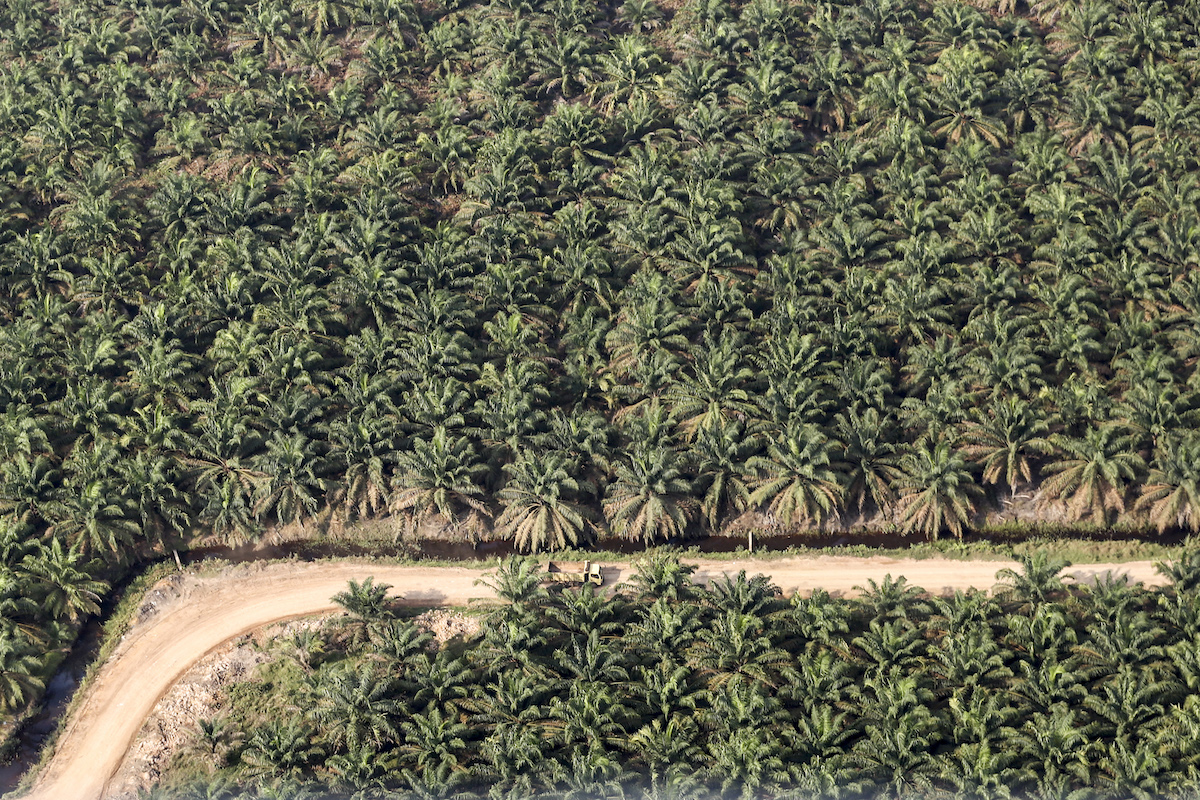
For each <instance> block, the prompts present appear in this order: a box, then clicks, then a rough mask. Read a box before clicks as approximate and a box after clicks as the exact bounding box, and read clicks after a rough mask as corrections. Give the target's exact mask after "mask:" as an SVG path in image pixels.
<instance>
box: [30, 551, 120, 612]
mask: <svg viewBox="0 0 1200 800" xmlns="http://www.w3.org/2000/svg"><path fill="white" fill-rule="evenodd" d="M89 566H93V567H94V565H93V564H90V563H89V562H87V561H85V560H84V556H83V552H82V549H81V548H80V547H79V546H75V547H72V548H70V549H64V548H63V543H62V540H61V539H52V540H51V542H50V545H49V546H48V547H46V546H40V547H39V548H38V550H37V551H36V552H33V553H30V554H28V555H26V556H25V558H24V559H22V561H21V572H22V573H23V574H24V575H26V576H28V578H29V580H30V582H31V587H30V588H31V589H32V590H33V591H34V592H36V593H37V594H38V595H39V596H40V603H41V607H42V609H43V611H44V612H45V613H47V614H49V615H50V616H51V617H52V618H54V619H63V618H65V619H67V620H69V621H71V622H72V623H76V622H79V621H80V619H81V618H82V617H84V616H90V615H92V614H99V613H100V600H101V598H103V597H104V595H105V594H107V593H108V584H107V583H105V582H104V581H100V580H96V579H95V578H94V577H92V574H91V573H90V572H89V571H88V567H89Z"/></svg>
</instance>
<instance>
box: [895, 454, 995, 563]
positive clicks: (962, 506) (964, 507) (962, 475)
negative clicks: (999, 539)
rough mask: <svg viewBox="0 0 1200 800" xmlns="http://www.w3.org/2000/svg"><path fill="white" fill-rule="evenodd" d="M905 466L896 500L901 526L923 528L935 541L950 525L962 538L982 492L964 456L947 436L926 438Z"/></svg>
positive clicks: (908, 530)
mask: <svg viewBox="0 0 1200 800" xmlns="http://www.w3.org/2000/svg"><path fill="white" fill-rule="evenodd" d="M903 468H904V473H905V475H904V477H903V478H902V479H901V480H900V482H899V492H900V497H899V499H898V500H897V501H896V510H897V512H898V513H899V514H900V528H901V530H903V531H904V532H905V533H912V532H914V531H920V532H921V533H924V534H925V536H926V538H928V539H929V540H930V541H932V540H934V539H936V538H937V537H938V534H939V533H940V532H941V531H942V530H943V529H946V530H949V531H950V532H951V533H953V534H954V535H955V536H957V537H958V538H960V539H961V538H962V535H963V526H964V525H966V524H967V523H968V521H969V519H970V515H971V513H972V512H973V511H974V510H975V501H976V499H977V498H978V497H979V496H980V495H981V493H982V491H981V490H980V488H979V487H978V486H977V485H976V484H975V482H974V480H972V478H971V473H970V472H968V471H967V465H966V461H965V460H964V459H963V457H962V456H961V455H959V454H958V453H957V452H955V451H954V450H953V449H952V448H951V445H950V442H949V441H947V440H945V439H943V440H940V441H934V440H931V439H925V440H923V441H921V442H919V443H918V444H917V446H916V447H915V448H914V449H913V452H912V453H910V454H909V455H908V456H907V457H906V458H905V459H904V462H903Z"/></svg>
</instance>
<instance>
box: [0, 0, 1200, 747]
mask: <svg viewBox="0 0 1200 800" xmlns="http://www.w3.org/2000/svg"><path fill="white" fill-rule="evenodd" d="M1198 44H1200V3H1198V2H1195V0H1183V1H1181V2H1172V3H1170V4H1167V3H1164V2H1161V0H1160V1H1158V2H1126V1H1125V0H1119V2H1104V1H1102V0H1083V1H1082V2H1074V1H1072V2H1065V1H1064V2H1058V1H1057V0H1036V2H1033V3H1032V4H1027V3H1024V2H1016V0H998V2H996V1H995V0H980V3H979V5H971V4H968V3H959V2H941V0H938V1H937V2H917V0H861V1H859V0H855V1H854V2H841V1H840V0H839V2H811V1H810V0H798V2H783V1H782V0H749V2H745V3H740V2H736V3H735V2H726V0H687V2H683V3H676V2H662V3H661V4H657V3H656V2H654V0H628V1H627V2H624V3H620V4H618V3H605V2H589V1H587V0H545V2H541V1H540V0H539V2H537V3H536V4H534V3H530V2H526V1H525V0H495V2H491V3H460V2H458V0H449V2H447V3H446V4H444V5H443V4H439V3H438V2H436V0H431V2H421V3H414V2H410V0H256V1H255V2H243V1H242V0H182V1H181V2H175V0H169V1H168V2H157V0H144V1H143V0H122V2H117V3H107V2H101V1H93V0H56V1H55V2H51V0H3V2H0V64H2V65H3V66H2V67H0V712H2V713H7V712H13V711H18V710H20V709H22V708H24V707H25V706H26V705H27V704H28V702H29V700H30V698H31V697H34V696H36V695H37V693H38V692H39V690H40V687H41V685H42V683H43V682H44V678H45V676H46V675H47V673H48V671H49V670H50V669H51V667H52V666H53V664H54V663H55V661H56V659H57V658H58V657H59V654H60V651H61V650H62V648H63V647H65V646H66V644H67V643H69V642H70V640H71V639H72V637H73V636H74V632H75V630H76V629H77V626H78V624H79V621H80V620H81V619H82V618H83V617H86V616H87V615H89V614H92V613H95V611H96V610H97V609H98V603H99V602H100V600H101V599H102V598H103V596H104V595H105V593H106V591H107V585H106V583H105V581H113V580H116V579H118V578H119V577H121V575H122V571H124V570H127V569H128V568H129V567H130V566H131V565H135V564H137V563H139V562H141V561H142V560H144V559H145V558H148V557H150V556H151V555H153V554H159V555H161V554H163V553H165V552H167V549H168V548H171V547H180V546H186V545H188V544H190V543H193V542H196V541H200V540H211V541H216V542H221V543H232V544H237V543H241V542H246V541H252V540H256V539H258V538H260V537H262V536H263V535H264V534H266V533H270V532H276V531H279V530H280V529H283V528H289V527H290V528H298V527H313V526H317V525H320V526H327V525H330V524H335V525H336V524H347V523H351V522H354V521H355V520H361V519H368V520H370V519H377V518H380V517H384V516H391V517H394V518H395V520H397V522H398V524H399V525H400V526H401V527H402V528H403V529H406V530H408V531H411V532H414V533H419V532H421V531H442V532H446V531H449V533H450V534H451V535H455V536H461V537H464V538H469V539H472V540H477V539H479V538H481V537H493V538H500V539H507V540H511V541H513V542H515V544H516V546H517V548H518V549H520V550H522V551H527V552H528V551H538V550H546V549H556V548H562V547H564V546H569V545H575V544H581V545H587V544H589V543H592V542H595V541H597V540H598V539H600V538H603V537H609V536H611V537H619V538H623V539H626V540H632V541H636V542H641V543H645V544H647V545H649V544H653V543H658V542H662V541H666V540H675V539H680V538H684V537H686V536H691V535H696V534H704V533H713V532H719V531H721V530H724V529H727V528H728V526H729V525H730V523H731V521H732V520H734V519H737V518H738V517H740V516H743V515H744V514H746V513H747V512H756V513H757V514H758V516H757V517H752V519H753V520H756V521H755V522H754V524H755V525H761V526H763V527H765V528H767V529H768V532H782V531H788V530H802V529H813V528H815V527H817V526H820V525H823V524H824V525H833V524H842V525H849V526H853V525H863V524H871V525H876V526H882V527H885V528H889V529H892V530H895V531H898V532H900V533H903V534H905V535H908V536H911V537H912V538H934V537H937V536H939V535H944V534H947V533H949V534H952V535H958V536H962V535H963V534H964V532H965V531H967V530H969V529H970V528H971V526H972V525H975V524H977V521H978V519H980V516H979V515H981V514H983V513H985V512H988V511H992V512H995V511H997V510H1002V509H1005V508H1009V507H1010V505H1011V503H1012V502H1013V501H1014V500H1018V499H1019V500H1020V501H1021V503H1022V504H1023V505H1021V508H1022V509H1024V513H1026V516H1027V518H1028V515H1029V514H1032V515H1033V516H1034V517H1038V516H1039V515H1040V518H1043V519H1047V520H1055V521H1065V522H1067V523H1076V522H1079V523H1083V524H1086V525H1093V526H1105V525H1109V524H1113V523H1120V524H1123V525H1126V526H1128V527H1131V528H1135V529H1141V530H1144V531H1147V532H1149V531H1152V530H1157V531H1180V530H1186V531H1194V530H1196V529H1197V527H1200V438H1198V437H1197V434H1196V432H1195V431H1196V422H1197V413H1198V408H1200V405H1198V401H1197V391H1198V390H1200V377H1198V373H1197V371H1196V364H1197V360H1198V359H1200V273H1198V272H1197V270H1196V267H1197V266H1200V263H1198V262H1200V247H1198V245H1200V215H1198V213H1197V202H1198V201H1200V178H1198V174H1200V173H1198V172H1197V166H1198V159H1200V149H1198V142H1200V101H1197V99H1196V85H1197V80H1198V77H1200V76H1198V70H1200V67H1198V66H1197V65H1200V58H1198V57H1197V56H1198V50H1197V45H1198ZM1138 602H1141V601H1140V600H1139V601H1138ZM846 613H847V614H850V612H849V611H847V612H846ZM855 613H857V612H855ZM1089 613H1091V612H1089ZM918 616H919V615H918ZM922 619H923V618H922ZM1081 619H1082V618H1081ZM914 624H917V623H914ZM920 624H921V625H924V624H925V622H924V621H921V622H920ZM1077 624H1081V623H1076V622H1070V623H1069V625H1068V627H1070V626H1071V625H1077ZM771 635H772V636H783V635H784V633H783V632H782V630H781V631H779V632H776V633H772V634H771ZM1061 646H1063V647H1068V646H1069V644H1068V643H1067V642H1065V640H1064V642H1063V643H1062V644H1061ZM1014 674H1017V673H1016V672H1015V671H1014ZM1088 680H1092V679H1091V678H1088ZM1097 696H1099V695H1097ZM922 724H924V723H922ZM1022 724H1023V723H1022ZM1018 727H1019V726H1018ZM922 735H925V734H922ZM1131 741H1132V740H1131ZM1139 741H1140V740H1139ZM697 746H699V745H697ZM1132 746H1134V745H1131V747H1132ZM1138 746H1140V745H1138ZM356 752H357V751H356ZM1129 752H1140V751H1137V750H1136V748H1135V750H1131V751H1129Z"/></svg>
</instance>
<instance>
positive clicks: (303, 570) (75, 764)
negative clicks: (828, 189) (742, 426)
mask: <svg viewBox="0 0 1200 800" xmlns="http://www.w3.org/2000/svg"><path fill="white" fill-rule="evenodd" d="M694 563H696V564H697V565H698V567H699V569H698V571H697V573H696V575H695V577H696V579H697V580H698V581H701V582H704V581H707V580H710V579H712V578H714V577H717V576H719V575H721V574H722V573H737V572H738V570H742V569H744V570H746V572H747V573H749V574H755V573H760V572H761V573H765V574H768V575H770V576H771V578H772V579H773V581H774V582H775V583H776V584H777V585H778V586H780V587H781V588H782V589H783V590H784V591H785V592H786V593H791V592H795V591H800V592H809V591H812V590H813V589H817V588H821V589H825V590H827V591H830V592H833V593H852V592H853V591H854V589H855V587H856V586H862V585H865V584H866V583H867V581H868V580H872V579H873V580H876V581H878V580H881V579H882V578H883V577H884V576H885V575H888V574H890V575H892V576H894V577H898V576H900V575H903V576H904V577H906V578H907V579H908V581H909V583H910V584H912V585H916V586H921V587H923V588H925V589H927V590H928V591H930V592H934V593H944V592H948V591H953V590H954V589H967V588H972V587H974V588H980V589H988V588H991V587H992V586H993V585H994V584H995V575H996V572H997V570H1000V569H1003V568H1004V567H1011V566H1016V565H1015V564H1012V563H1010V562H1003V561H943V560H921V561H914V560H899V559H889V558H881V557H873V558H850V557H821V558H808V559H789V560H778V561H752V560H743V561H721V562H716V561H698V562H694ZM628 572H629V570H628V568H627V567H623V566H620V565H613V566H606V568H605V582H606V584H610V583H616V582H618V581H620V580H623V579H624V578H626V577H628ZM1105 572H1112V573H1114V574H1118V575H1120V574H1125V575H1128V576H1129V578H1130V579H1131V580H1132V581H1144V582H1146V583H1148V584H1150V583H1162V582H1163V581H1162V578H1161V577H1160V576H1159V575H1158V574H1157V573H1156V572H1155V569H1154V565H1153V563H1152V562H1148V561H1143V562H1131V563H1126V564H1119V565H1112V564H1091V565H1083V566H1078V567H1072V568H1071V569H1070V570H1068V574H1072V575H1074V576H1075V577H1076V578H1077V579H1079V580H1087V579H1089V578H1091V577H1093V576H1095V575H1098V574H1100V573H1105ZM483 574H484V571H482V570H474V569H467V568H442V567H439V568H428V567H412V566H408V567H401V566H388V565H385V564H379V563H371V562H327V563H321V562H316V563H277V564H265V565H264V564H248V565H241V566H239V567H233V568H230V569H229V570H227V571H226V572H223V573H221V574H220V575H217V576H212V577H205V578H200V577H194V576H189V577H187V578H184V579H183V580H182V581H181V582H180V584H181V587H182V588H181V589H180V590H179V593H178V594H177V596H175V597H174V598H168V599H167V600H165V601H164V602H162V603H161V604H160V605H159V607H158V609H157V611H156V612H155V613H154V615H153V616H151V617H150V618H149V619H147V620H145V621H143V622H140V623H139V624H137V625H135V626H134V627H133V628H132V629H131V631H130V632H129V633H128V634H126V637H125V639H124V640H123V641H122V642H121V644H120V645H119V646H118V647H117V649H116V651H115V652H114V653H113V656H112V657H111V658H110V659H109V661H108V663H106V664H105V665H104V667H103V668H102V670H101V672H100V674H99V676H98V677H97V679H96V680H95V681H94V682H93V683H92V684H91V687H90V689H89V690H88V694H87V696H86V698H85V699H84V701H83V702H82V704H81V705H80V706H79V707H78V709H77V710H76V712H75V714H74V716H73V717H72V719H71V720H70V721H69V724H68V725H67V727H66V729H65V730H64V731H63V733H62V735H61V736H60V737H59V739H58V746H57V749H56V752H55V754H54V757H53V758H52V759H51V761H50V762H49V764H48V765H47V766H46V767H45V769H44V770H43V771H42V773H41V774H40V775H39V777H38V779H37V781H36V782H35V784H34V787H33V790H32V793H31V794H29V795H27V797H30V798H37V800H99V799H100V798H102V797H103V796H104V793H105V790H106V787H107V785H108V783H109V781H110V780H111V778H112V776H113V775H114V774H115V773H116V771H117V769H118V768H119V767H120V765H121V761H122V760H123V758H124V756H125V753H126V752H127V751H128V750H129V748H130V746H131V745H132V743H133V740H134V737H135V736H136V735H137V733H138V730H139V729H140V728H141V725H142V722H143V720H144V719H145V718H146V717H147V716H148V715H149V714H150V712H151V711H152V710H153V709H154V706H155V704H156V703H157V702H158V699H159V698H160V697H161V696H162V695H163V694H164V693H165V692H166V691H167V690H168V689H169V688H170V687H171V686H172V684H174V683H175V682H176V681H177V680H179V678H180V677H181V676H182V675H183V674H184V673H185V672H186V671H187V670H188V668H189V667H190V666H191V665H192V664H194V663H195V662H196V661H198V660H200V659H201V658H203V657H204V656H205V655H206V654H207V653H209V652H210V651H212V650H214V649H215V648H217V647H219V646H221V645H222V644H223V643H225V642H227V641H229V640H230V639H233V638H235V637H237V636H240V635H242V634H244V633H247V632H249V631H251V630H254V629H255V628H259V627H261V626H263V625H266V624H268V623H271V622H276V621H279V620H284V619H288V618H291V617H298V616H306V615H310V614H319V613H323V612H330V611H333V610H335V609H336V606H335V605H334V604H333V603H332V602H331V601H330V598H331V597H332V596H333V595H334V594H336V593H338V592H340V591H342V590H343V589H344V588H345V586H346V582H347V581H349V580H351V579H354V580H363V579H365V578H367V577H368V576H374V578H375V581H376V582H377V583H388V584H391V585H392V586H393V587H394V588H393V590H392V593H393V594H395V595H398V596H399V597H400V598H401V600H402V602H404V603H408V604H412V605H464V604H466V603H467V602H468V601H469V600H470V599H471V598H491V597H494V595H493V594H492V593H491V591H490V590H489V589H488V588H487V587H486V586H477V585H475V581H476V580H477V579H478V578H480V577H481V576H482V575H483Z"/></svg>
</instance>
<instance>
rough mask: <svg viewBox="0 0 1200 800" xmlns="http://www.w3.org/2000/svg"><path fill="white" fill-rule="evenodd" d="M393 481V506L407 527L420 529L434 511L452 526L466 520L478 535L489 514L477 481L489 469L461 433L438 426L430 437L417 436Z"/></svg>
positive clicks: (401, 455) (472, 534) (397, 468)
mask: <svg viewBox="0 0 1200 800" xmlns="http://www.w3.org/2000/svg"><path fill="white" fill-rule="evenodd" d="M397 462H398V463H397V465H396V476H395V478H394V480H393V482H392V487H393V494H392V502H391V510H392V511H393V512H401V513H405V514H406V515H407V517H408V529H409V530H410V531H416V530H417V528H418V527H419V526H420V525H421V524H422V523H423V522H424V521H425V520H427V519H429V518H430V517H432V516H433V515H434V514H440V515H441V516H442V518H443V519H445V520H446V521H447V523H449V524H451V525H456V524H464V520H462V515H463V514H464V513H466V515H467V517H466V520H465V525H466V526H467V529H468V535H470V536H471V537H472V539H474V538H475V537H476V536H477V535H478V531H479V528H480V526H481V524H482V522H483V520H484V519H485V518H487V517H489V516H490V514H489V512H488V508H487V505H486V504H485V503H484V502H483V501H482V500H480V499H479V496H480V495H481V494H483V489H482V488H481V487H480V486H479V485H478V484H477V483H476V480H477V479H478V477H479V476H480V475H482V473H483V472H484V471H485V470H486V467H485V466H484V465H483V464H480V463H478V462H477V461H476V459H475V448H474V446H473V445H472V444H471V442H470V441H469V440H468V439H466V438H465V437H462V436H455V437H453V438H452V437H451V436H450V434H449V433H447V431H446V429H445V428H443V427H441V426H440V425H439V426H438V427H437V428H436V429H435V430H434V433H433V437H432V438H431V439H424V438H417V439H414V440H413V444H412V450H411V451H409V452H406V453H401V454H400V456H399V457H398V459H397Z"/></svg>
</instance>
